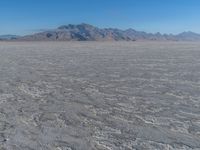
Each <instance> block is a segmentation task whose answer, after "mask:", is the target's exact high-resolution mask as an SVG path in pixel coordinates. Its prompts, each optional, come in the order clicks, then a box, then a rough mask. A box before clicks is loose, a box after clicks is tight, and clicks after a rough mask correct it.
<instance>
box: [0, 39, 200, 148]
mask: <svg viewBox="0 0 200 150" xmlns="http://www.w3.org/2000/svg"><path fill="white" fill-rule="evenodd" d="M0 149H1V150H173V149H175V150H183V149H184V150H191V149H196V150H199V149H200V43H192V42H188V43H183V42H1V43H0Z"/></svg>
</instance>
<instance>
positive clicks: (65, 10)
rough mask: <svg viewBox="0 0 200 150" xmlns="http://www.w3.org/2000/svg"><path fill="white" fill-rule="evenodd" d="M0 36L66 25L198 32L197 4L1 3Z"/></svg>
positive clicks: (193, 0)
mask: <svg viewBox="0 0 200 150" xmlns="http://www.w3.org/2000/svg"><path fill="white" fill-rule="evenodd" d="M0 8H1V9H0V17H1V20H0V25H1V26H0V35H5V34H15V35H25V34H32V33H35V32H38V31H40V30H42V29H44V30H46V29H53V28H57V27H58V26H60V25H65V24H80V23H88V24H92V25H94V26H97V27H100V28H109V27H113V28H119V29H128V28H133V29H135V30H139V31H145V32H150V33H155V32H160V33H167V34H169V33H172V34H178V33H181V32H184V31H192V32H196V33H200V28H199V26H200V21H198V20H199V17H198V16H199V15H198V14H199V13H200V1H197V0H190V1H188V0H168V1H162V2H161V1H160V0H152V1H148V0H140V1H137V0H126V1H122V0H121V1H114V0H110V1H105V0H103V1H100V0H97V1H95V2H94V1H92V0H84V1H83V0H75V1H72V0H70V1H65V0H57V1H47V0H44V1H39V0H20V1H14V2H13V1H11V0H7V1H1V2H0Z"/></svg>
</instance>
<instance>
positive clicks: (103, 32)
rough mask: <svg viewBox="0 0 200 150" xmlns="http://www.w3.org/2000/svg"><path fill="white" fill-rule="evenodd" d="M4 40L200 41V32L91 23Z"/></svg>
mask: <svg viewBox="0 0 200 150" xmlns="http://www.w3.org/2000/svg"><path fill="white" fill-rule="evenodd" d="M0 39H3V40H23V41H138V40H144V41H146V40H147V41H200V34H197V33H194V32H183V33H180V34H177V35H173V34H161V33H155V34H153V33H146V32H143V31H136V30H134V29H127V30H121V29H116V28H103V29H101V28H98V27H95V26H92V25H90V24H85V23H82V24H78V25H72V24H69V25H63V26H60V27H58V28H57V29H53V30H48V31H44V32H39V33H36V34H33V35H26V36H23V37H18V36H0Z"/></svg>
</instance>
